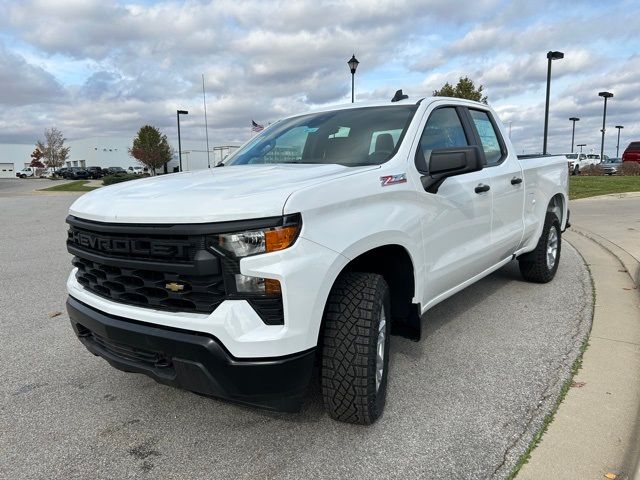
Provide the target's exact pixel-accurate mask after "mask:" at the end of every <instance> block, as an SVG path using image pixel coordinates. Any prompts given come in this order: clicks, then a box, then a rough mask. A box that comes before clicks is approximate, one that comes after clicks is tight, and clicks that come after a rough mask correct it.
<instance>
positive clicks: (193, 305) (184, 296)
mask: <svg viewBox="0 0 640 480" xmlns="http://www.w3.org/2000/svg"><path fill="white" fill-rule="evenodd" d="M73 265H74V266H75V267H77V268H78V273H77V274H76V278H77V280H78V283H80V284H81V285H82V286H83V287H84V288H86V289H87V290H89V291H91V292H93V293H95V294H97V295H100V296H102V297H105V298H107V299H109V300H113V301H116V302H121V303H127V304H130V305H137V306H142V307H152V308H158V309H161V310H173V311H191V312H202V313H211V312H213V311H214V310H215V309H216V307H217V306H218V305H219V304H220V303H221V302H222V301H223V300H224V298H225V290H224V281H223V278H222V275H203V276H194V275H179V274H176V273H167V272H159V271H154V270H140V269H133V268H124V267H114V266H112V265H104V264H102V263H98V262H94V261H90V260H87V259H84V258H80V257H74V259H73ZM168 285H170V287H167V286H168ZM171 287H173V288H174V289H178V288H180V290H178V291H172V290H171V289H170V288H171Z"/></svg>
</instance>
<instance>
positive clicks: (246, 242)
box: [214, 215, 302, 258]
mask: <svg viewBox="0 0 640 480" xmlns="http://www.w3.org/2000/svg"><path fill="white" fill-rule="evenodd" d="M301 226H302V222H301V220H300V216H299V215H296V216H291V217H285V218H284V219H283V225H281V226H274V227H267V228H261V229H257V230H246V231H243V232H235V233H222V234H220V235H217V237H216V240H217V241H214V245H215V247H217V248H220V249H222V250H224V251H226V252H229V253H231V254H233V255H234V256H235V257H237V258H242V257H248V256H250V255H258V254H260V253H269V252H277V251H278V250H284V249H285V248H288V247H290V246H291V245H293V243H294V242H295V241H296V239H297V238H298V234H299V233H300V227H301Z"/></svg>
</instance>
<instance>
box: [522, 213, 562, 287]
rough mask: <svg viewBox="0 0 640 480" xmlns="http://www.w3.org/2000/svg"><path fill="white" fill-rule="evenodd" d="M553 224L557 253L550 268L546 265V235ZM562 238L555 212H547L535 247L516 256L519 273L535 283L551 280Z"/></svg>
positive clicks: (555, 268) (558, 257) (558, 256)
mask: <svg viewBox="0 0 640 480" xmlns="http://www.w3.org/2000/svg"><path fill="white" fill-rule="evenodd" d="M552 226H555V228H557V230H558V255H557V257H556V263H555V265H554V267H553V268H552V269H549V268H548V267H547V237H548V235H549V230H550V229H551V228H552ZM561 246H562V239H561V233H560V221H559V220H558V217H557V216H556V214H555V213H552V212H547V214H546V216H545V220H544V226H543V227H542V235H540V238H539V239H538V244H537V245H536V248H535V249H534V250H533V251H531V252H529V253H527V254H525V255H522V256H521V257H519V258H518V263H519V267H520V273H521V274H522V276H523V277H524V279H525V280H527V281H529V282H535V283H548V282H550V281H551V280H553V277H554V276H555V274H556V271H557V269H558V264H559V263H560V252H561Z"/></svg>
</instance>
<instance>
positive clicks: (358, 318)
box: [321, 272, 389, 425]
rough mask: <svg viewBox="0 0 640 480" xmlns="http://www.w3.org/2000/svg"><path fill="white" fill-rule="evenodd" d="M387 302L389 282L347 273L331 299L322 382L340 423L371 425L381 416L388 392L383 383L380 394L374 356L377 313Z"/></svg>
mask: <svg viewBox="0 0 640 480" xmlns="http://www.w3.org/2000/svg"><path fill="white" fill-rule="evenodd" d="M385 298H386V299H387V300H386V301H387V302H388V287H387V284H386V282H385V280H384V278H383V277H382V276H381V275H377V274H373V273H361V272H347V273H344V274H342V275H341V276H340V278H338V280H336V283H335V285H334V286H333V289H332V291H331V293H330V295H329V299H328V301H327V305H326V308H325V319H324V322H325V323H324V335H323V350H322V378H321V382H322V397H323V402H324V407H325V410H326V411H327V412H328V413H329V415H330V416H331V417H332V418H334V419H336V420H340V421H343V422H348V423H356V424H362V425H368V424H371V423H373V422H374V421H375V420H376V418H377V417H378V416H379V414H380V413H381V412H380V411H379V408H377V407H379V405H378V406H377V405H376V394H378V395H384V394H385V392H384V391H383V389H382V385H381V388H380V389H379V391H378V392H376V384H375V361H374V362H373V365H372V363H371V358H372V355H373V358H374V359H375V354H376V346H377V329H378V322H377V315H378V314H379V312H380V308H381V304H382V303H383V302H385ZM388 320H389V318H388V316H387V321H388ZM387 331H389V330H388V326H387ZM387 341H388V339H387ZM372 379H373V382H372ZM385 387H386V385H385ZM378 403H379V402H378Z"/></svg>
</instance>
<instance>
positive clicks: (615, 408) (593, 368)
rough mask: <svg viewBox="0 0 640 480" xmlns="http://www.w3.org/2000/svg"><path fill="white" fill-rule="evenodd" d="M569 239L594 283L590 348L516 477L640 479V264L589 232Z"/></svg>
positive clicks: (530, 479)
mask: <svg viewBox="0 0 640 480" xmlns="http://www.w3.org/2000/svg"><path fill="white" fill-rule="evenodd" d="M565 238H566V240H567V241H568V242H569V243H571V245H573V246H574V247H575V248H576V249H577V250H578V251H579V253H580V254H581V255H582V257H583V258H584V261H585V262H586V263H587V264H588V265H589V269H590V271H591V274H592V279H593V282H594V287H595V294H596V302H595V305H594V317H593V325H592V330H591V333H590V335H589V347H588V348H587V350H586V351H585V353H584V355H583V358H582V368H581V369H580V370H579V371H578V373H577V374H576V375H575V377H574V379H573V382H574V383H573V384H572V387H573V388H570V389H569V392H568V393H567V395H566V397H565V398H564V400H563V402H562V403H561V404H560V406H559V407H558V409H557V411H556V412H555V414H554V419H553V421H552V422H551V423H550V424H549V426H548V429H547V431H546V432H545V433H544V436H543V437H542V440H541V442H540V444H539V445H538V446H537V447H536V448H535V450H533V452H532V453H531V457H530V458H529V460H528V462H527V463H526V464H525V465H523V467H522V469H521V470H520V472H519V473H518V475H517V478H518V479H523V480H539V479H541V478H571V479H573V478H575V479H583V478H584V479H587V478H594V479H596V478H605V477H604V475H605V474H614V475H616V476H615V477H606V478H617V479H618V480H640V437H639V435H640V384H638V381H637V380H638V373H637V372H639V371H640V315H639V313H638V312H639V311H640V297H639V296H638V291H637V289H634V288H633V287H634V282H632V281H631V278H630V276H631V275H636V276H635V277H634V280H635V281H637V279H638V277H637V274H635V273H631V272H635V268H636V267H637V265H636V264H637V263H638V262H637V260H635V259H634V258H633V256H631V255H629V254H627V255H626V256H625V255H624V254H625V253H627V252H625V251H624V249H621V248H620V247H618V246H617V245H615V244H613V243H612V242H609V241H607V240H606V239H603V238H602V237H599V236H598V237H597V238H596V237H595V236H594V237H592V236H591V232H577V231H568V232H566V237H565ZM607 242H608V243H607ZM614 252H615V253H614ZM618 255H621V256H623V257H625V261H626V262H627V263H626V264H624V263H622V259H620V257H618ZM634 261H635V262H636V264H634V263H633V262H634ZM622 266H624V267H625V270H626V271H625V270H623V269H622V268H621V267H622Z"/></svg>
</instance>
